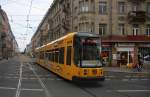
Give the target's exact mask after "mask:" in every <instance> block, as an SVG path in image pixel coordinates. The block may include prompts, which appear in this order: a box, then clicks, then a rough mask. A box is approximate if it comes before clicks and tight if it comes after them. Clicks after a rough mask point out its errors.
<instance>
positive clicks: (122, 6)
mask: <svg viewBox="0 0 150 97" xmlns="http://www.w3.org/2000/svg"><path fill="white" fill-rule="evenodd" d="M118 13H119V14H124V13H125V2H118Z"/></svg>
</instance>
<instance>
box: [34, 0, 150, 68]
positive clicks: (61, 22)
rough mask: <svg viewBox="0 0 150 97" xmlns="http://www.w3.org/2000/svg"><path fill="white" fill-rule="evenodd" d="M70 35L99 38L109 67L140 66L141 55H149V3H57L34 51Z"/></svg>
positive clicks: (139, 0) (95, 0)
mask: <svg viewBox="0 0 150 97" xmlns="http://www.w3.org/2000/svg"><path fill="white" fill-rule="evenodd" d="M69 32H93V33H97V34H99V35H100V36H101V38H102V53H101V56H102V58H104V60H105V61H106V65H109V66H110V65H111V66H122V65H129V64H132V65H135V64H138V57H137V56H138V55H140V56H141V57H144V56H146V55H147V54H150V1H149V0H54V1H53V4H52V5H51V6H50V8H49V10H48V12H47V13H46V15H45V17H44V19H43V20H42V22H41V24H40V25H39V27H38V29H37V31H36V33H35V34H34V36H33V38H32V40H37V41H39V42H35V41H34V42H33V44H37V45H36V46H34V47H33V49H34V48H35V47H38V46H40V45H44V44H46V43H47V42H50V41H52V40H55V39H57V38H59V37H61V36H63V35H65V34H67V33H69ZM38 35H40V40H38V38H39V37H38ZM36 37H38V38H36ZM39 44H40V45H39Z"/></svg>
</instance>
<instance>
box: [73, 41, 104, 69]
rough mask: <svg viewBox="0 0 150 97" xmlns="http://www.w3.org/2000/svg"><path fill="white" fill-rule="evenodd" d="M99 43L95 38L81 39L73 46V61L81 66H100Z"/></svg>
mask: <svg viewBox="0 0 150 97" xmlns="http://www.w3.org/2000/svg"><path fill="white" fill-rule="evenodd" d="M99 54H100V45H99V42H97V40H95V39H88V40H81V41H80V45H78V46H76V47H75V63H76V64H77V65H78V66H80V67H83V68H91V67H94V68H95V67H101V66H102V64H101V62H100V55H99Z"/></svg>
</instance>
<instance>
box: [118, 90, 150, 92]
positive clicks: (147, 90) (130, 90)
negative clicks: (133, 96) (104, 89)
mask: <svg viewBox="0 0 150 97" xmlns="http://www.w3.org/2000/svg"><path fill="white" fill-rule="evenodd" d="M116 91H117V92H150V90H116Z"/></svg>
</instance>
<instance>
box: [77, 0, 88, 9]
mask: <svg viewBox="0 0 150 97" xmlns="http://www.w3.org/2000/svg"><path fill="white" fill-rule="evenodd" d="M79 7H80V12H88V11H89V4H88V1H87V0H86V1H80V2H79Z"/></svg>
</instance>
